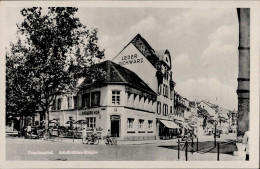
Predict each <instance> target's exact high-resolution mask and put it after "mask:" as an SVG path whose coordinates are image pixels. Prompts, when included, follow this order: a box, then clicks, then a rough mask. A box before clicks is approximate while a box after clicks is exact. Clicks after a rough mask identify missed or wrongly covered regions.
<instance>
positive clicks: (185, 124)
mask: <svg viewBox="0 0 260 169" xmlns="http://www.w3.org/2000/svg"><path fill="white" fill-rule="evenodd" d="M176 123H179V124H181V125H182V127H184V128H186V129H189V130H192V128H191V127H190V126H189V125H188V123H183V122H181V121H176Z"/></svg>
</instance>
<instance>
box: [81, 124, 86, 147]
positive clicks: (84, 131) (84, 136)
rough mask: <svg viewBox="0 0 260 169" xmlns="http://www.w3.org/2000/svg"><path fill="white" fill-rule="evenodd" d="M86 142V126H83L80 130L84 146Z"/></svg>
mask: <svg viewBox="0 0 260 169" xmlns="http://www.w3.org/2000/svg"><path fill="white" fill-rule="evenodd" d="M86 140H87V125H86V124H84V125H83V128H82V143H83V144H86Z"/></svg>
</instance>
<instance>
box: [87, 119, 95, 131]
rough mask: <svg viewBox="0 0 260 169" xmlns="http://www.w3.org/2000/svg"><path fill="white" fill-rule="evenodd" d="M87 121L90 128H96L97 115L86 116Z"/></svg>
mask: <svg viewBox="0 0 260 169" xmlns="http://www.w3.org/2000/svg"><path fill="white" fill-rule="evenodd" d="M86 121H87V127H88V128H91V129H93V128H96V117H87V118H86Z"/></svg>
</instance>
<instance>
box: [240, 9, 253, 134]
mask: <svg viewBox="0 0 260 169" xmlns="http://www.w3.org/2000/svg"><path fill="white" fill-rule="evenodd" d="M237 14H238V20H239V47H238V51H239V72H238V78H237V81H238V89H237V95H238V133H237V135H238V136H243V135H244V133H245V132H246V131H247V130H248V129H249V101H250V95H249V93H250V88H249V87H250V9H249V8H238V9H237Z"/></svg>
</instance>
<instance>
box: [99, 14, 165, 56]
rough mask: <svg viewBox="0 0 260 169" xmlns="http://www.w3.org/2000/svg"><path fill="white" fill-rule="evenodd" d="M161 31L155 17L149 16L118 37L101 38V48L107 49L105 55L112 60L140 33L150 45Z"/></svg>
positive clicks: (103, 36)
mask: <svg viewBox="0 0 260 169" xmlns="http://www.w3.org/2000/svg"><path fill="white" fill-rule="evenodd" d="M160 29H161V28H160V25H159V23H158V21H157V20H156V19H155V18H154V17H152V16H149V17H146V18H144V19H142V20H140V21H139V22H137V23H136V24H134V25H132V26H131V27H130V28H129V29H128V30H127V31H125V33H124V34H118V35H117V36H110V35H107V34H104V35H102V36H100V46H102V47H104V48H105V49H106V51H105V55H106V57H107V58H109V59H111V58H113V57H114V56H116V55H117V54H118V53H119V52H120V51H121V50H122V49H123V48H124V46H125V45H127V44H128V43H129V42H130V41H131V40H132V38H134V37H135V36H136V35H137V34H138V33H140V34H141V35H142V36H143V37H144V38H145V39H146V40H147V41H148V42H149V43H150V42H152V41H153V40H151V39H152V36H155V35H156V32H157V31H158V30H160Z"/></svg>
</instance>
